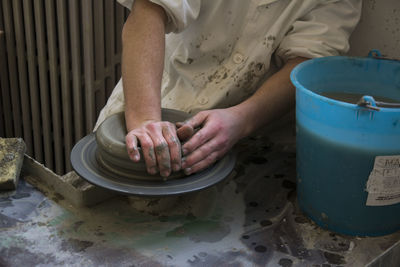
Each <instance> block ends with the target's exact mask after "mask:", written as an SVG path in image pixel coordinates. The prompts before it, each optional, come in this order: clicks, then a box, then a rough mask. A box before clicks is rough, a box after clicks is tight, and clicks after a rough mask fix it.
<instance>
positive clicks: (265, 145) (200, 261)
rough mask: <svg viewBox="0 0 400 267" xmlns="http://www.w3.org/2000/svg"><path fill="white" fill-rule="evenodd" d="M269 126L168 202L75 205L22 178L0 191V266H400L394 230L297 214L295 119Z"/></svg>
mask: <svg viewBox="0 0 400 267" xmlns="http://www.w3.org/2000/svg"><path fill="white" fill-rule="evenodd" d="M272 128H273V129H271V128H270V129H267V130H265V131H262V132H260V133H256V134H254V135H253V136H251V137H249V138H246V139H245V140H242V141H240V142H239V144H238V145H237V146H236V147H235V148H234V149H235V151H236V153H237V163H236V167H235V170H234V172H233V173H232V175H230V176H229V177H228V178H227V179H225V180H224V181H223V182H222V183H220V184H218V185H215V186H213V187H210V188H208V189H206V190H203V191H200V192H197V193H190V194H187V195H183V196H180V197H178V198H176V201H175V202H174V203H175V204H173V205H172V206H171V207H169V209H167V210H154V209H153V210H152V211H151V212H144V211H138V210H136V209H135V208H133V206H132V202H131V201H130V200H132V199H130V198H129V197H127V196H123V195H118V196H115V197H113V198H111V199H109V200H106V201H104V202H103V203H100V204H97V205H95V206H92V207H76V206H74V205H72V204H71V203H70V202H68V201H67V200H66V199H64V198H63V197H62V196H61V195H60V194H57V193H54V192H53V193H51V192H47V193H46V194H43V193H42V192H40V191H38V190H37V189H36V188H35V187H34V186H32V185H31V184H29V183H27V182H26V179H24V177H21V179H20V183H19V186H18V189H17V190H16V191H12V192H5V193H1V195H0V266H284V267H289V266H315V267H317V266H319V267H328V266H352V267H353V266H366V265H368V264H369V265H368V266H372V267H375V266H385V267H386V266H400V241H399V240H400V232H397V233H393V234H391V235H387V236H382V237H352V236H345V235H340V234H335V233H333V232H330V231H327V230H324V229H322V228H320V227H319V226H317V225H316V224H315V223H313V222H312V221H311V220H309V219H308V218H307V217H305V216H304V215H303V214H302V213H301V211H300V210H299V208H298V206H297V201H296V183H295V175H296V174H295V162H296V153H295V127H294V122H293V121H291V122H290V123H289V124H287V125H286V126H285V127H272ZM31 179H32V177H31ZM156 204H157V203H156V202H155V204H154V205H156Z"/></svg>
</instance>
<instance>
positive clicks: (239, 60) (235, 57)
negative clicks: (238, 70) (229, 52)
mask: <svg viewBox="0 0 400 267" xmlns="http://www.w3.org/2000/svg"><path fill="white" fill-rule="evenodd" d="M243 61H244V57H243V55H242V54H240V53H236V54H234V55H233V62H235V63H236V64H239V63H242V62H243Z"/></svg>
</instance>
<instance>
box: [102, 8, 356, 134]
mask: <svg viewBox="0 0 400 267" xmlns="http://www.w3.org/2000/svg"><path fill="white" fill-rule="evenodd" d="M150 1H151V2H154V3H156V4H159V5H161V6H162V7H163V8H164V9H165V11H166V13H167V15H168V23H167V27H166V30H167V32H168V34H167V35H166V55H165V65H164V75H163V79H162V88H161V90H162V106H163V107H166V108H174V109H179V110H183V111H186V112H190V113H194V112H197V111H199V110H205V109H211V108H222V107H228V106H232V105H235V104H237V103H239V102H241V101H243V100H244V99H246V98H247V97H249V96H250V95H251V94H252V93H254V91H255V90H256V89H257V88H258V86H260V85H261V83H262V82H264V81H265V79H267V78H268V77H269V76H270V75H272V74H273V73H274V72H275V71H276V70H277V68H278V67H279V66H280V65H282V64H283V63H284V62H285V61H287V60H288V59H290V58H293V57H297V56H302V57H307V58H314V57H323V56H333V55H338V54H341V53H345V52H347V51H348V49H349V44H348V38H349V35H350V34H351V32H352V30H353V29H354V27H355V25H356V24H357V22H358V20H359V17H360V10H361V0H246V1H243V0H150ZM119 2H120V3H121V4H123V5H124V6H126V7H128V8H130V7H131V6H132V3H133V0H119ZM123 110H124V97H123V88H122V82H121V81H120V82H119V83H118V84H117V86H116V87H115V89H114V91H113V93H112V95H111V96H110V98H109V100H108V102H107V104H106V106H105V107H104V109H103V110H102V112H101V114H100V116H99V119H98V123H97V125H98V124H99V123H100V122H102V121H103V120H104V119H105V118H106V117H108V116H110V115H112V114H114V113H116V112H120V111H123ZM96 127H97V126H96Z"/></svg>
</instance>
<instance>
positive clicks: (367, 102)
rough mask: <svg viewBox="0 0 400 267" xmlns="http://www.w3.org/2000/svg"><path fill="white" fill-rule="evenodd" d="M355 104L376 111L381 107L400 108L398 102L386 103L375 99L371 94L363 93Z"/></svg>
mask: <svg viewBox="0 0 400 267" xmlns="http://www.w3.org/2000/svg"><path fill="white" fill-rule="evenodd" d="M357 105H358V106H359V107H363V108H368V109H372V110H376V111H380V110H381V109H380V108H379V107H382V108H400V103H387V102H381V101H375V99H374V98H373V97H372V96H369V95H365V96H363V97H361V98H360V100H358V102H357Z"/></svg>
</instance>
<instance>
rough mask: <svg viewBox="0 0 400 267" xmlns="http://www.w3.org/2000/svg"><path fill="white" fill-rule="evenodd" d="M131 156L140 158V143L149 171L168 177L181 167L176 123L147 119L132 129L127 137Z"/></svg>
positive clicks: (127, 145) (132, 158)
mask: <svg viewBox="0 0 400 267" xmlns="http://www.w3.org/2000/svg"><path fill="white" fill-rule="evenodd" d="M125 141H126V147H127V150H128V154H129V157H130V158H131V160H133V161H134V162H138V161H139V160H140V154H139V150H138V143H139V142H140V146H141V149H142V154H143V157H144V160H145V162H146V168H147V172H148V173H150V174H156V173H158V171H159V172H160V174H161V176H163V177H167V176H169V175H170V174H171V171H172V170H173V171H179V170H180V169H181V157H182V155H181V144H180V142H179V139H178V137H177V134H176V127H175V125H174V124H172V123H170V122H167V121H147V122H144V123H143V124H142V125H141V126H140V127H137V128H135V129H133V130H131V131H130V132H129V133H128V134H127V135H126V137H125Z"/></svg>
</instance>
